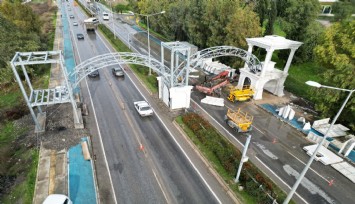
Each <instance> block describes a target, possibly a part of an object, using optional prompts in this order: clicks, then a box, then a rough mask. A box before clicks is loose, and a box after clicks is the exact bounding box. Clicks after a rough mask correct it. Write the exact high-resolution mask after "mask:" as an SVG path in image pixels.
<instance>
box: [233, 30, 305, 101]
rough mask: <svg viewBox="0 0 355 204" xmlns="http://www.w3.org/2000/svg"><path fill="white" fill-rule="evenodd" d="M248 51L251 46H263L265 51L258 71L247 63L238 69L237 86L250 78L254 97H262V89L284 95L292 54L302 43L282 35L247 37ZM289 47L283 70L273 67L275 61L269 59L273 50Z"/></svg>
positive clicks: (251, 48) (257, 98) (241, 85)
mask: <svg viewBox="0 0 355 204" xmlns="http://www.w3.org/2000/svg"><path fill="white" fill-rule="evenodd" d="M246 40H247V43H248V52H249V53H250V54H252V51H253V47H254V46H256V47H260V48H264V49H265V50H266V51H267V54H266V57H265V60H264V62H262V68H261V71H260V72H254V71H251V70H250V69H249V68H248V65H247V64H245V65H244V68H242V69H240V77H239V82H238V86H237V87H238V88H239V89H241V88H243V85H244V83H245V80H246V79H247V78H248V79H249V80H250V86H251V87H252V88H253V90H254V91H255V94H254V99H255V100H259V99H262V94H263V89H265V90H267V91H269V92H271V93H273V94H275V95H277V96H279V97H282V96H283V95H284V93H283V90H284V83H285V80H286V77H287V75H288V70H289V68H290V65H291V62H292V59H293V56H294V54H295V52H296V50H297V49H298V48H299V47H300V46H301V45H302V42H298V41H293V40H288V39H286V38H284V37H280V36H276V35H269V36H265V37H258V38H247V39H246ZM284 49H290V50H291V52H290V55H289V57H288V60H287V62H286V65H285V67H284V69H283V70H279V69H276V68H275V62H272V61H271V57H272V54H273V52H274V51H275V50H284Z"/></svg>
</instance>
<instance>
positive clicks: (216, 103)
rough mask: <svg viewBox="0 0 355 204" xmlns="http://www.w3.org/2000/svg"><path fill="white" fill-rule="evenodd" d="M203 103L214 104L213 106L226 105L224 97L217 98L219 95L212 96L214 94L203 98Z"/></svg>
mask: <svg viewBox="0 0 355 204" xmlns="http://www.w3.org/2000/svg"><path fill="white" fill-rule="evenodd" d="M201 103H204V104H208V105H213V106H221V107H223V106H224V99H223V98H217V97H212V96H206V97H205V98H203V99H202V100H201Z"/></svg>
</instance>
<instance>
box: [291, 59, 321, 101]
mask: <svg viewBox="0 0 355 204" xmlns="http://www.w3.org/2000/svg"><path fill="white" fill-rule="evenodd" d="M319 73H322V68H320V67H319V66H318V65H317V64H316V63H314V62H307V63H302V64H296V65H292V66H291V67H290V69H289V76H288V77H287V79H286V82H285V87H286V90H288V91H290V92H292V93H293V94H295V95H297V96H300V97H303V98H306V99H310V98H311V95H310V90H311V87H310V86H308V85H306V84H305V82H306V81H310V80H311V81H318V82H322V78H321V77H320V76H319Z"/></svg>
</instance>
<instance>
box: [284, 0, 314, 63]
mask: <svg viewBox="0 0 355 204" xmlns="http://www.w3.org/2000/svg"><path fill="white" fill-rule="evenodd" d="M287 5H288V6H287V8H286V10H285V13H284V14H283V16H284V17H283V18H282V28H283V29H284V31H285V32H286V37H287V38H288V39H291V40H296V41H301V42H305V44H304V46H305V47H308V49H310V50H313V47H311V46H310V45H307V44H306V43H307V42H308V41H307V39H309V38H312V39H314V36H309V35H307V34H313V33H312V32H307V30H309V29H312V27H309V26H311V25H313V24H312V23H313V22H314V21H315V20H316V18H317V16H318V13H319V10H320V4H319V1H318V0H288V4H287ZM317 35H318V34H317ZM303 51H307V50H302V49H300V50H298V51H297V55H298V56H301V57H297V58H295V61H297V62H304V61H309V60H311V59H312V56H310V55H308V54H305V53H302V52H303ZM311 55H312V53H311ZM287 57H288V56H286V55H282V56H281V58H283V59H284V60H286V59H287Z"/></svg>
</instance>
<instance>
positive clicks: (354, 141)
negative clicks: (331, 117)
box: [339, 135, 355, 156]
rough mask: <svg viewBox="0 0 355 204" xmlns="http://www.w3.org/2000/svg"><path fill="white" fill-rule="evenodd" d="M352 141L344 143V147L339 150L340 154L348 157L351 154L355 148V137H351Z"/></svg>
mask: <svg viewBox="0 0 355 204" xmlns="http://www.w3.org/2000/svg"><path fill="white" fill-rule="evenodd" d="M349 137H350V139H349V140H347V141H346V142H344V144H343V146H342V147H341V149H340V150H339V154H343V155H344V156H348V155H349V154H350V152H351V151H352V150H353V149H354V148H355V137H354V135H349Z"/></svg>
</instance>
